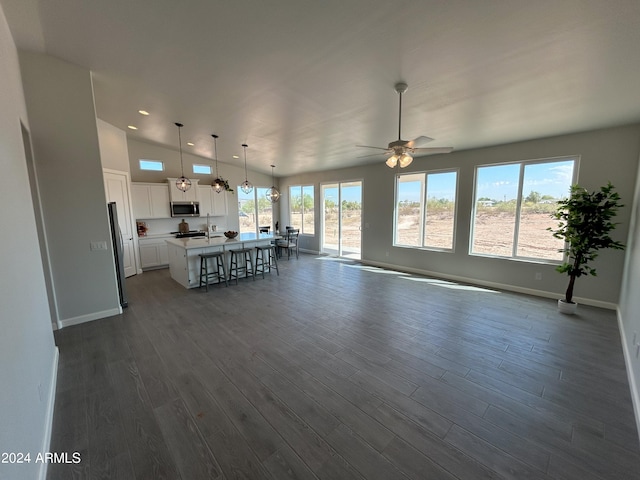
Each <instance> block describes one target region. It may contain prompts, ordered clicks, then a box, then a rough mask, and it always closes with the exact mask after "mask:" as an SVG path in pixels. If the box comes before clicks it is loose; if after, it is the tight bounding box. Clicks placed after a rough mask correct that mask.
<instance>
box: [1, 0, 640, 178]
mask: <svg viewBox="0 0 640 480" xmlns="http://www.w3.org/2000/svg"><path fill="white" fill-rule="evenodd" d="M0 1H1V3H2V5H3V9H4V11H5V15H6V16H7V19H8V21H9V25H10V28H11V30H12V32H13V35H14V38H15V39H16V43H17V44H18V47H19V48H25V49H30V50H39V51H44V52H46V53H48V54H50V55H54V56H56V57H59V58H62V59H65V60H67V61H69V62H73V63H75V64H79V65H82V66H85V67H87V68H89V69H91V71H92V72H93V75H94V81H95V97H96V109H97V114H98V117H99V118H101V119H103V120H104V121H106V122H108V123H110V124H112V125H114V126H116V127H118V128H121V129H123V130H126V131H127V134H128V135H129V136H130V137H132V138H138V139H141V140H148V141H152V142H157V143H161V144H165V145H169V146H171V147H172V148H177V144H178V135H177V128H176V127H175V126H174V122H177V121H178V122H182V123H184V125H185V127H184V128H183V130H182V138H183V147H184V149H185V151H190V152H193V153H196V154H199V155H202V156H205V157H209V158H212V157H213V153H212V150H213V141H212V139H211V137H210V134H211V133H216V134H218V135H219V137H220V138H219V139H218V154H219V155H218V156H219V159H220V161H223V162H228V163H233V162H242V147H241V146H240V145H241V144H242V143H247V144H248V145H249V147H248V149H247V160H248V164H249V168H252V169H255V170H259V171H263V172H265V173H270V167H269V165H270V164H275V165H276V169H275V173H276V175H277V176H282V175H290V174H295V173H299V172H308V171H318V170H325V169H333V168H340V167H344V166H351V165H363V164H367V163H379V162H381V161H383V160H384V156H373V157H371V156H367V157H364V158H360V156H363V155H368V154H370V153H372V151H370V150H367V149H363V148H357V147H355V145H356V144H366V145H377V146H386V145H387V143H389V142H391V141H393V140H396V139H397V130H398V125H397V120H398V119H397V115H398V96H397V94H396V93H395V91H394V88H393V86H394V84H395V83H396V82H398V81H400V80H402V81H405V82H406V83H408V84H409V90H408V91H407V93H406V94H405V95H404V97H403V120H402V127H403V131H402V137H403V139H407V140H409V139H412V138H414V137H417V136H419V135H427V136H429V137H432V138H434V139H435V140H434V141H433V142H431V143H430V144H429V146H430V147H431V146H433V147H439V146H452V147H454V148H455V149H456V150H463V149H469V148H476V147H481V146H487V145H496V144H501V143H508V142H513V141H518V140H525V139H531V138H539V137H546V136H551V135H556V134H563V133H569V132H576V131H582V130H587V129H592V128H598V127H605V126H612V125H620V124H625V123H631V122H637V121H640V88H639V86H640V55H639V54H638V52H639V49H640V48H639V47H640V2H639V1H638V0H607V1H605V0H591V1H589V0H560V1H559V0H551V1H547V0H535V1H531V0H508V1H505V0H466V1H465V0H458V1H456V0H448V1H441V0H440V1H437V0H407V1H399V0H322V1H318V0H253V1H249V0H227V1H212V0H182V1H175V0H135V1H134V0H109V1H95V0H56V1H50V0H0ZM139 109H145V110H148V111H149V112H150V113H151V115H149V116H148V117H143V116H141V115H140V114H138V113H137V111H138V110H139ZM131 124H133V125H136V126H137V127H138V130H137V131H135V132H132V131H130V130H127V125H131ZM187 141H192V142H194V143H195V146H194V147H187V146H186V142H187ZM234 154H236V155H240V159H238V160H233V159H232V158H231V157H232V155H234Z"/></svg>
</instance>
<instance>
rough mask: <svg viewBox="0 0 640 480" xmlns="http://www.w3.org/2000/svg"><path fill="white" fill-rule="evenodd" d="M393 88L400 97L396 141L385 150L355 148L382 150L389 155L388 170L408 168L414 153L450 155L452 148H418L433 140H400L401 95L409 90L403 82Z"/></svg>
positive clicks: (422, 138) (425, 138)
mask: <svg viewBox="0 0 640 480" xmlns="http://www.w3.org/2000/svg"><path fill="white" fill-rule="evenodd" d="M394 88H395V91H396V92H397V93H398V96H399V97H400V100H399V108H398V140H396V141H394V142H390V143H389V145H387V148H383V147H372V146H369V145H356V146H357V147H365V148H375V149H378V150H384V151H385V152H386V153H387V154H391V156H390V157H389V158H387V160H386V162H385V163H386V164H387V166H388V167H389V168H395V167H396V166H398V165H399V166H400V168H405V167H408V166H409V165H410V164H411V162H413V157H412V156H411V154H413V153H416V152H418V153H427V154H428V153H450V152H451V151H452V150H453V148H452V147H434V148H423V147H420V146H419V145H423V144H425V143H427V142H430V141H432V140H433V138H429V137H425V136H420V137H418V138H415V139H414V140H402V134H401V132H402V95H403V94H404V93H406V91H407V90H408V89H409V86H408V85H407V84H406V83H404V82H398V83H396V84H395V87H394Z"/></svg>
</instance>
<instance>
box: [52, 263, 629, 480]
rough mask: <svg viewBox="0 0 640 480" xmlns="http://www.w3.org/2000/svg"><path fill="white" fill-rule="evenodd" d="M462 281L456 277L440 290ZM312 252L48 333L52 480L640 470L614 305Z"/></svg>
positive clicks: (475, 477)
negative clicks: (54, 356)
mask: <svg viewBox="0 0 640 480" xmlns="http://www.w3.org/2000/svg"><path fill="white" fill-rule="evenodd" d="M449 287H456V288H449ZM467 287H468V286H462V287H461V286H459V285H456V284H454V283H452V282H450V281H443V280H438V279H428V278H424V277H419V276H416V275H409V274H404V273H402V272H392V271H388V270H383V269H380V268H373V267H366V266H363V265H361V264H359V263H357V262H353V261H349V260H344V259H333V258H330V257H316V256H311V255H301V256H300V259H299V260H295V259H292V260H291V261H289V262H281V263H280V276H274V275H266V276H265V279H262V278H257V279H256V280H255V281H253V280H249V281H246V280H241V281H240V282H239V285H237V286H235V285H233V286H230V287H228V288H227V287H221V288H210V289H209V292H205V291H204V290H200V289H192V290H185V289H184V288H182V287H181V286H180V285H178V284H177V283H176V282H174V281H172V280H171V278H170V277H169V275H168V271H167V270H157V271H151V272H145V273H144V274H142V275H137V276H134V277H131V278H129V279H127V288H128V292H129V303H130V306H129V308H128V309H126V310H125V312H124V313H123V314H122V315H118V316H115V317H111V318H106V319H102V320H97V321H94V322H90V323H87V324H82V325H77V326H74V327H69V328H65V329H64V330H61V331H57V332H55V338H56V344H57V345H58V347H59V350H60V362H59V372H58V382H57V393H56V405H55V413H54V422H53V434H52V441H51V450H52V451H56V452H69V453H73V452H76V451H77V452H79V453H80V455H81V458H82V462H81V463H79V464H52V465H50V467H49V469H48V478H49V479H50V480H57V479H65V480H66V479H93V478H110V479H112V478H113V479H118V478H123V479H136V480H141V479H152V478H153V479H162V478H167V479H169V478H171V479H178V480H179V479H182V480H187V479H188V480H200V479H207V480H208V479H215V478H220V479H222V478H225V479H231V478H245V479H270V478H273V479H278V480H280V479H330V480H335V479H358V480H363V479H376V478H381V479H385V480H386V479H391V478H397V479H420V480H423V479H425V478H430V479H436V480H440V479H442V480H486V479H503V480H504V479H522V478H527V479H534V478H535V479H555V480H573V479H577V480H618V479H621V478H624V479H640V442H639V441H638V433H637V431H636V429H635V425H636V424H635V418H634V413H633V405H632V403H631V395H630V390H629V384H628V380H627V374H626V371H625V365H624V358H623V354H622V348H621V344H620V336H619V332H618V328H617V321H616V316H615V312H612V311H607V310H602V309H598V308H592V307H586V306H581V307H580V310H579V314H578V315H577V316H575V317H568V316H564V315H561V314H559V313H558V312H557V310H556V307H555V302H553V301H551V300H548V299H542V298H535V297H530V296H526V295H520V294H513V293H509V292H499V293H496V292H495V291H491V290H488V289H484V288H476V287H471V288H467Z"/></svg>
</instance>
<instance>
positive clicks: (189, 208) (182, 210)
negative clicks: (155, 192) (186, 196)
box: [170, 202, 200, 217]
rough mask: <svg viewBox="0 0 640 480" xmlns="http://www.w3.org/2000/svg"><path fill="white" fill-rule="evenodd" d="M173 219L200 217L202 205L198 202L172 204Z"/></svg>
mask: <svg viewBox="0 0 640 480" xmlns="http://www.w3.org/2000/svg"><path fill="white" fill-rule="evenodd" d="M170 205H171V216H172V217H199V216H200V203H198V202H171V204H170Z"/></svg>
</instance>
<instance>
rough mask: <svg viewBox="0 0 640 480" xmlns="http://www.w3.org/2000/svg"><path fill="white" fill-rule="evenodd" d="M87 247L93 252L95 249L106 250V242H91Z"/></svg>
mask: <svg viewBox="0 0 640 480" xmlns="http://www.w3.org/2000/svg"><path fill="white" fill-rule="evenodd" d="M89 248H90V249H91V251H92V252H95V251H97V250H104V251H106V250H107V242H104V241H102V242H91V245H90V246H89Z"/></svg>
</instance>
